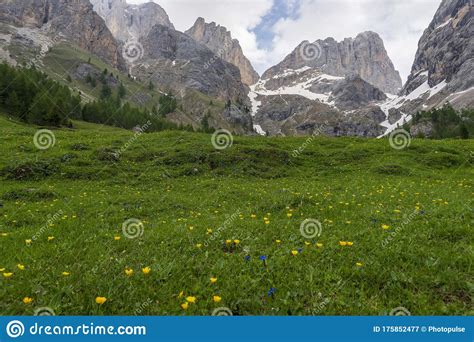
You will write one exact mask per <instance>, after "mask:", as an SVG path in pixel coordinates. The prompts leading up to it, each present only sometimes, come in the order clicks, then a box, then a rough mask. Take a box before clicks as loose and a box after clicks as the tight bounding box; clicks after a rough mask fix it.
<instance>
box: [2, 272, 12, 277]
mask: <svg viewBox="0 0 474 342" xmlns="http://www.w3.org/2000/svg"><path fill="white" fill-rule="evenodd" d="M12 275H13V273H12V272H5V273H3V276H4V277H5V278H10V277H11V276H12Z"/></svg>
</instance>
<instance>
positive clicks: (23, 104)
mask: <svg viewBox="0 0 474 342" xmlns="http://www.w3.org/2000/svg"><path fill="white" fill-rule="evenodd" d="M103 76H104V79H105V76H106V74H104V75H103ZM89 81H90V82H91V83H95V82H96V81H95V80H93V79H92V78H91V80H89ZM100 81H101V83H102V91H101V96H100V99H99V100H97V101H94V102H91V103H86V104H82V103H81V97H80V96H79V95H75V94H73V93H72V92H71V90H70V89H69V87H67V86H63V85H61V84H60V83H58V82H56V81H54V80H51V79H49V78H48V76H47V75H46V74H44V73H43V72H41V71H39V70H37V69H36V68H35V67H32V68H14V67H11V66H9V65H7V64H0V107H2V108H4V109H5V110H6V112H7V113H8V114H9V115H12V116H14V117H16V118H18V119H20V120H22V121H24V122H28V123H32V124H36V125H42V126H57V127H59V126H68V127H70V126H72V124H71V121H70V120H69V119H77V120H83V121H87V122H92V123H98V124H106V125H109V126H116V127H121V128H126V129H132V128H134V127H136V126H142V125H144V124H145V123H147V122H148V121H150V122H151V126H150V127H149V130H148V131H162V130H187V131H193V127H192V126H189V125H186V126H182V125H177V124H174V123H172V122H169V121H167V120H166V119H165V116H166V114H169V113H171V112H173V111H175V110H176V107H177V102H176V99H175V98H174V97H173V96H170V95H163V96H162V97H161V98H160V99H159V103H160V108H159V109H158V110H157V109H156V108H153V109H152V111H151V112H148V111H146V110H140V109H138V108H135V107H132V106H131V105H130V104H129V103H128V102H122V99H123V98H124V96H125V93H126V90H125V88H124V87H123V84H120V86H119V90H118V91H117V94H116V96H113V95H112V91H111V89H110V88H109V86H108V85H107V83H106V82H105V81H104V80H102V79H100Z"/></svg>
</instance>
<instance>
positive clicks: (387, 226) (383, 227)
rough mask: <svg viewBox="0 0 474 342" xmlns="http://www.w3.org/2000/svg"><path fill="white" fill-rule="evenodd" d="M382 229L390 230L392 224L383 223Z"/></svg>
mask: <svg viewBox="0 0 474 342" xmlns="http://www.w3.org/2000/svg"><path fill="white" fill-rule="evenodd" d="M382 229H384V230H388V229H390V226H389V225H386V224H383V225H382Z"/></svg>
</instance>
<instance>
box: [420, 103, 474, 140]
mask: <svg viewBox="0 0 474 342" xmlns="http://www.w3.org/2000/svg"><path fill="white" fill-rule="evenodd" d="M423 122H429V123H431V125H432V127H433V132H432V135H431V138H434V139H447V138H461V139H469V138H470V137H474V109H463V110H461V111H456V110H455V109H454V108H453V107H452V106H451V105H450V104H449V103H448V104H446V105H444V106H443V107H442V108H438V109H432V110H430V111H428V112H418V113H417V114H415V115H414V116H413V121H412V122H411V124H412V125H416V124H419V123H423Z"/></svg>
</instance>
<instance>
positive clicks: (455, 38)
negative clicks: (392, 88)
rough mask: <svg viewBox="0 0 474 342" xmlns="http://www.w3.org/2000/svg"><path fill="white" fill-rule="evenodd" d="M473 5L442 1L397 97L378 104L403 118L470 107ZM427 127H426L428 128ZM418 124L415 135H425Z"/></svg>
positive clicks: (473, 92) (473, 101)
mask: <svg viewBox="0 0 474 342" xmlns="http://www.w3.org/2000/svg"><path fill="white" fill-rule="evenodd" d="M472 37H474V7H473V3H472V1H470V0H443V2H442V3H441V5H440V7H439V9H438V11H437V12H436V14H435V16H434V18H433V21H432V22H431V23H430V25H429V26H428V28H427V29H426V30H425V32H424V33H423V36H422V37H421V39H420V41H419V43H418V51H417V53H416V57H415V61H414V63H413V67H412V71H411V74H410V76H409V77H408V81H407V83H406V84H405V86H404V87H403V90H402V92H401V93H400V96H398V97H396V98H392V99H390V100H389V101H388V102H387V103H385V104H384V105H382V109H383V110H384V112H385V113H386V114H387V115H388V116H390V117H393V116H395V115H397V113H398V115H401V116H402V119H403V120H405V121H409V120H411V116H412V115H413V114H415V113H416V112H418V111H427V110H430V109H433V108H439V107H442V106H443V105H444V104H445V103H446V102H449V103H450V104H451V105H452V106H453V107H454V108H456V109H462V108H468V107H471V108H472V107H474V40H473V39H472ZM428 128H429V127H428ZM428 128H426V127H421V128H420V129H419V130H418V131H415V132H414V133H416V134H423V135H425V136H429V129H428Z"/></svg>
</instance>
